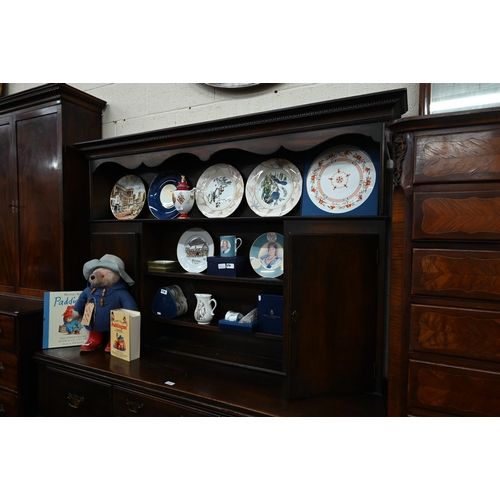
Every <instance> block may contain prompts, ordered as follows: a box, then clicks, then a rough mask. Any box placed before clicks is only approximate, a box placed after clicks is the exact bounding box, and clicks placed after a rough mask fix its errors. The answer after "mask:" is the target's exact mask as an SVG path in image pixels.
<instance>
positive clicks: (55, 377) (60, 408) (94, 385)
mask: <svg viewBox="0 0 500 500" xmlns="http://www.w3.org/2000/svg"><path fill="white" fill-rule="evenodd" d="M45 376H46V384H45V387H46V394H45V398H46V399H45V402H44V406H45V408H44V416H47V417H72V416H74V417H108V416H111V415H112V407H111V394H112V391H111V385H110V384H107V383H104V382H100V381H97V380H94V379H88V378H83V377H79V376H76V375H72V374H70V373H69V372H66V371H63V370H58V369H54V368H50V367H49V368H47V371H46V373H45Z"/></svg>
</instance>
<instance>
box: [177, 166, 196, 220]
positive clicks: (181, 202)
mask: <svg viewBox="0 0 500 500" xmlns="http://www.w3.org/2000/svg"><path fill="white" fill-rule="evenodd" d="M195 192H196V188H193V189H191V190H190V189H189V185H188V183H187V182H186V178H185V177H184V176H182V177H181V182H179V184H178V185H177V189H176V190H175V191H172V201H173V202H174V206H175V209H176V210H177V211H178V212H179V214H180V218H181V219H189V216H188V213H189V212H190V211H191V209H192V208H193V206H194V202H195V197H194V195H195Z"/></svg>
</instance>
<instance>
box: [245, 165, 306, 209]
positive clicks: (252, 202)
mask: <svg viewBox="0 0 500 500" xmlns="http://www.w3.org/2000/svg"><path fill="white" fill-rule="evenodd" d="M245 194H246V199H247V203H248V206H249V207H250V208H251V209H252V210H253V211H254V212H255V213H256V214H257V215H260V216H261V217H266V216H268V217H276V216H280V215H285V214H287V213H288V212H290V210H292V209H293V208H294V207H295V205H297V203H298V202H299V200H300V196H301V194H302V176H301V174H300V171H299V169H298V168H297V167H296V166H295V165H294V164H293V163H291V162H289V161H288V160H283V159H281V158H273V159H271V160H266V161H265V162H263V163H261V164H260V165H257V167H255V169H254V170H253V172H252V173H251V174H250V177H249V178H248V182H247V187H246V192H245Z"/></svg>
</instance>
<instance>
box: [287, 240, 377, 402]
mask: <svg viewBox="0 0 500 500" xmlns="http://www.w3.org/2000/svg"><path fill="white" fill-rule="evenodd" d="M288 248H289V250H288V254H287V262H288V264H286V266H287V267H286V269H287V271H286V272H289V273H290V274H291V276H290V278H289V280H290V282H289V284H288V286H289V288H290V289H291V290H293V292H292V293H291V295H290V296H291V299H290V301H291V304H290V309H289V314H290V317H285V325H286V324H288V325H289V330H290V335H289V339H288V351H289V352H288V367H287V377H288V397H290V398H293V397H311V396H319V395H327V394H346V393H356V392H358V393H359V392H364V391H367V390H370V389H372V390H373V386H374V382H375V377H374V364H375V360H376V354H375V349H376V347H375V346H376V339H377V294H378V288H377V284H378V280H377V272H378V267H377V249H378V235H373V234H369V235H366V234H309V235H308V234H297V235H294V234H292V235H290V244H289V247H288ZM316 263H321V265H317V264H316ZM287 322H288V323H287ZM285 330H286V328H285Z"/></svg>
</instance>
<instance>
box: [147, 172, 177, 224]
mask: <svg viewBox="0 0 500 500" xmlns="http://www.w3.org/2000/svg"><path fill="white" fill-rule="evenodd" d="M180 181H181V174H180V173H179V172H177V171H176V170H167V171H165V172H162V173H161V174H158V175H157V176H156V177H155V178H154V180H153V182H152V183H151V186H150V187H149V191H148V205H149V211H150V212H151V213H152V214H153V215H154V216H155V217H156V218H157V219H175V217H177V216H178V215H179V212H178V211H177V209H176V208H175V206H174V202H173V200H172V193H173V192H174V191H175V190H176V189H177V184H179V182H180Z"/></svg>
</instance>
